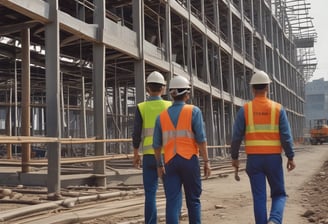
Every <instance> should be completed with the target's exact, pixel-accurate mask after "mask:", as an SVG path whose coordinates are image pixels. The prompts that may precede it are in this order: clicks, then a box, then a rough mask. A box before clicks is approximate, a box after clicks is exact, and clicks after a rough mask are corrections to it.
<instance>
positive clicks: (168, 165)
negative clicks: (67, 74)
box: [153, 76, 211, 224]
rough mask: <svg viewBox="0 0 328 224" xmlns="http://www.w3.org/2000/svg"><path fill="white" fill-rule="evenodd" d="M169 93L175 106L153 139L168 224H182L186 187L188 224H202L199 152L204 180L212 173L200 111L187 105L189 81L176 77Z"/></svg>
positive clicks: (159, 121)
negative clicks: (181, 217)
mask: <svg viewBox="0 0 328 224" xmlns="http://www.w3.org/2000/svg"><path fill="white" fill-rule="evenodd" d="M169 92H170V95H171V97H172V98H173V99H174V103H173V105H172V106H171V107H169V108H168V109H167V110H165V111H163V112H162V113H161V114H160V116H159V117H158V118H157V120H156V124H155V129H154V138H153V148H154V149H155V156H156V160H157V166H158V175H159V177H161V178H162V179H163V182H164V190H165V196H166V223H167V224H177V223H178V222H179V215H180V207H181V197H180V195H181V192H182V189H181V187H182V185H183V187H184V192H185V198H186V204H187V209H188V216H189V223H192V224H198V223H201V203H200V195H201V192H202V186H201V171H200V164H199V158H198V156H199V152H200V154H201V155H202V157H203V161H204V174H205V177H206V178H207V177H208V176H209V175H210V173H211V169H210V163H209V160H208V153H207V148H206V147H207V142H206V134H205V131H204V126H203V117H202V113H201V111H200V109H199V108H198V107H196V106H193V105H189V104H186V102H187V101H188V100H189V97H190V83H189V81H188V80H187V79H186V78H184V77H183V76H175V77H173V78H172V80H171V82H170V86H169ZM162 147H164V158H163V157H162V156H161V149H162ZM163 160H164V161H163Z"/></svg>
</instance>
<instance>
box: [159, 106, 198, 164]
mask: <svg viewBox="0 0 328 224" xmlns="http://www.w3.org/2000/svg"><path fill="white" fill-rule="evenodd" d="M192 110H193V106H192V105H184V106H183V108H182V109H181V112H180V115H179V119H178V123H177V126H176V128H175V127H174V125H173V123H172V121H171V118H170V116H169V114H168V111H167V110H166V111H164V112H162V113H161V115H160V122H161V127H162V138H163V146H164V160H165V163H168V162H169V161H170V160H171V159H172V158H173V157H174V156H175V155H176V154H179V155H180V156H182V157H183V158H185V159H190V158H191V157H192V156H193V155H198V152H199V150H198V146H197V143H196V141H195V138H194V133H193V131H192V126H191V125H192V124H191V122H192Z"/></svg>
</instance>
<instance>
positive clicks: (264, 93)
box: [254, 91, 267, 98]
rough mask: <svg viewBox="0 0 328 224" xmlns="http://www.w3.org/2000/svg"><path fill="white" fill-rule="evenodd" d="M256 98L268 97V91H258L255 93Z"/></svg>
mask: <svg viewBox="0 0 328 224" xmlns="http://www.w3.org/2000/svg"><path fill="white" fill-rule="evenodd" d="M254 96H255V97H265V98H266V97H267V92H266V91H264V92H262V91H261V92H259V91H256V92H255V93H254Z"/></svg>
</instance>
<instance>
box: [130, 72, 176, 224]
mask: <svg viewBox="0 0 328 224" xmlns="http://www.w3.org/2000/svg"><path fill="white" fill-rule="evenodd" d="M165 86H166V81H165V79H164V77H163V75H162V74H161V73H159V72H158V71H153V72H152V73H150V74H149V76H148V77H147V80H146V89H147V92H148V94H149V97H148V99H147V101H145V102H142V103H139V104H138V106H137V109H136V111H135V120H134V129H133V134H132V144H133V148H134V158H133V164H134V166H135V167H136V168H140V165H141V158H140V155H139V149H140V151H141V153H142V154H143V157H142V174H143V185H144V191H145V207H144V216H145V223H146V224H156V223H157V208H156V191H157V188H158V176H157V166H156V159H155V156H154V154H155V153H154V149H153V146H152V144H153V131H154V126H155V120H156V117H157V116H158V115H159V113H160V112H162V111H163V110H165V109H166V108H168V107H169V106H170V105H171V104H172V103H171V101H167V100H163V99H162V98H161V96H162V95H163V94H164V92H165Z"/></svg>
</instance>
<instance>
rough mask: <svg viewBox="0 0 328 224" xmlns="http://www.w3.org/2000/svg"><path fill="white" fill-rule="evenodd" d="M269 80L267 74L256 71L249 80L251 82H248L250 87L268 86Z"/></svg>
mask: <svg viewBox="0 0 328 224" xmlns="http://www.w3.org/2000/svg"><path fill="white" fill-rule="evenodd" d="M271 82H272V81H271V79H270V78H269V76H268V74H267V73H265V72H264V71H257V72H255V73H254V75H253V76H252V78H251V81H250V82H249V84H250V85H256V84H269V83H271Z"/></svg>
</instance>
